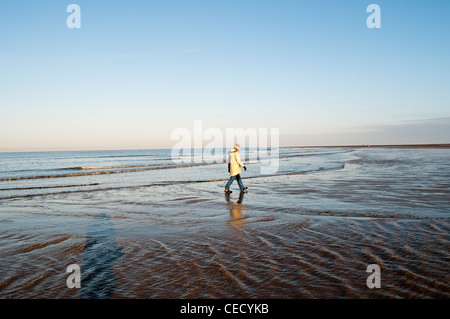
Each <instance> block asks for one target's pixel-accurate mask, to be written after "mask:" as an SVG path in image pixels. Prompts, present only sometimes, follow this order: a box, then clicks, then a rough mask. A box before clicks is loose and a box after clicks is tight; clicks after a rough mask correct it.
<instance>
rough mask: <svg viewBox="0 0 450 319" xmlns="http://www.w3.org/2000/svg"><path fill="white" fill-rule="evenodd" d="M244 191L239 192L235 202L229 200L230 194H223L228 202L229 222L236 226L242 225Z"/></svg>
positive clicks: (240, 226) (243, 217)
mask: <svg viewBox="0 0 450 319" xmlns="http://www.w3.org/2000/svg"><path fill="white" fill-rule="evenodd" d="M244 194H245V193H244V192H241V193H240V194H239V199H238V201H237V202H233V201H231V200H230V194H225V200H226V201H227V202H228V208H229V209H230V224H231V225H232V226H234V227H237V228H242V227H243V226H244V219H245V215H243V213H242V205H241V204H242V202H243V201H244Z"/></svg>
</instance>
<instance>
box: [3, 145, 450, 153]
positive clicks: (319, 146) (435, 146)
mask: <svg viewBox="0 0 450 319" xmlns="http://www.w3.org/2000/svg"><path fill="white" fill-rule="evenodd" d="M332 147H347V148H371V147H378V148H383V147H386V148H408V147H410V148H450V143H419V144H348V145H345V144H341V145H289V146H279V148H332ZM224 148H226V147H224ZM168 149H171V148H160V147H157V148H151V147H150V148H118V149H74V150H34V151H0V153H45V152H95V151H142V150H168ZM191 149H195V148H194V147H191Z"/></svg>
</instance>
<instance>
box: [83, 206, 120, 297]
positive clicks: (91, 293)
mask: <svg viewBox="0 0 450 319" xmlns="http://www.w3.org/2000/svg"><path fill="white" fill-rule="evenodd" d="M114 236H115V230H114V227H113V224H112V222H111V217H109V216H108V215H107V214H105V213H101V214H98V215H97V216H95V217H94V219H93V220H92V221H91V223H90V225H89V227H88V231H87V233H86V243H85V246H84V253H83V261H82V264H81V271H82V280H81V298H83V299H106V298H110V297H111V294H112V293H113V292H114V290H115V289H116V286H117V280H116V278H115V276H114V271H113V265H114V263H115V262H116V261H117V260H118V259H119V258H120V257H121V256H122V251H121V249H120V248H119V246H118V244H117V242H116V241H115V240H114Z"/></svg>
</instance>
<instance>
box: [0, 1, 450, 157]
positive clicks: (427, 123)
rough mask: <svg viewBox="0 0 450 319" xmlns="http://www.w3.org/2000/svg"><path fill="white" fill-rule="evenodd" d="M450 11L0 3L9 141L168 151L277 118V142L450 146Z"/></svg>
mask: <svg viewBox="0 0 450 319" xmlns="http://www.w3.org/2000/svg"><path fill="white" fill-rule="evenodd" d="M72 3H74V4H77V5H79V7H80V9H81V15H80V16H81V28H78V29H77V28H74V29H70V28H68V27H67V24H66V20H67V18H68V17H69V15H70V13H68V12H67V10H66V9H67V7H68V6H69V5H70V4H72ZM372 3H375V4H378V5H379V7H380V9H381V15H380V17H381V28H373V29H371V28H368V26H367V24H366V20H367V18H368V17H369V15H370V14H371V13H368V12H366V8H367V6H368V5H369V4H372ZM449 14H450V1H447V0H433V1H429V0H423V1H422V0H417V1H410V0H409V1H407V0H396V1H379V0H371V1H363V0H277V1H275V0H239V1H235V0H227V1H225V0H208V1H207V0H146V1H144V0H142V1H140V0H127V1H122V0H119V1H104V0H89V1H87V0H86V1H83V0H68V1H65V0H40V1H31V0H28V1H27V0H15V1H10V0H8V1H1V2H0V112H1V117H0V152H9V151H50V150H89V149H93V150H94V149H147V148H171V147H173V146H174V145H175V144H176V143H177V141H175V140H172V139H171V134H172V132H174V130H175V129H177V128H186V129H188V130H193V129H194V121H196V120H201V121H202V124H203V127H204V128H209V127H212V128H219V129H220V130H223V131H225V129H226V128H243V129H248V128H256V129H259V128H267V129H270V128H278V129H279V134H280V145H281V146H294V145H295V146H309V145H360V144H372V145H374V144H416V143H450V138H449V137H450V59H449V56H450V19H448V17H449ZM206 143H207V141H205V144H206Z"/></svg>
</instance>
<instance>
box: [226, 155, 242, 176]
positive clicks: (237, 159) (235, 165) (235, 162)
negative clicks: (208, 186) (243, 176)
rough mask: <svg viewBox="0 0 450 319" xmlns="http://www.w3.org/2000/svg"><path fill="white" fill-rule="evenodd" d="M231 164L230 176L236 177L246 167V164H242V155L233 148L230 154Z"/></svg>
mask: <svg viewBox="0 0 450 319" xmlns="http://www.w3.org/2000/svg"><path fill="white" fill-rule="evenodd" d="M228 155H229V163H230V176H235V175H237V174H240V173H241V167H244V166H245V165H244V163H242V162H241V155H239V151H238V150H237V149H235V148H233V149H232V150H231V151H229V152H228Z"/></svg>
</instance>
